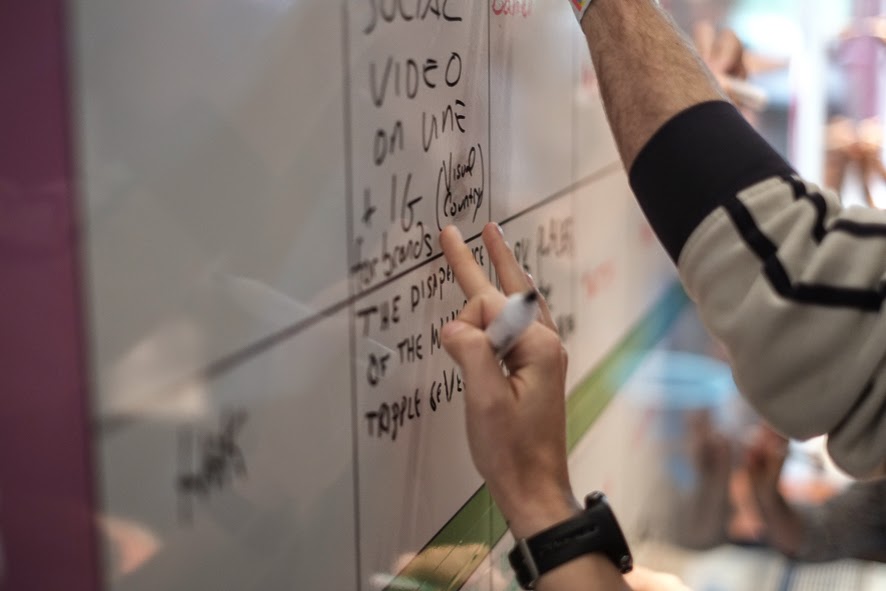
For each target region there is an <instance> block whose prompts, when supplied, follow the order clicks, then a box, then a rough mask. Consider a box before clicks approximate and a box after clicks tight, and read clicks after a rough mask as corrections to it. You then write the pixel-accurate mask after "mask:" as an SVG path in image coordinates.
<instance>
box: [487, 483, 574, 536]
mask: <svg viewBox="0 0 886 591" xmlns="http://www.w3.org/2000/svg"><path fill="white" fill-rule="evenodd" d="M502 512H503V513H504V515H505V519H507V521H508V527H509V528H510V530H511V533H512V534H513V535H514V538H516V539H518V540H519V539H522V538H529V537H532V536H534V535H535V534H537V533H539V532H541V531H544V530H546V529H548V528H550V527H552V526H554V525H557V524H558V523H562V522H564V521H566V520H568V519H571V518H573V517H575V516H576V515H578V514H579V513H581V512H582V506H581V504H580V503H579V502H578V501H577V500H576V498H575V497H574V496H573V494H572V492H571V491H563V492H554V493H550V494H547V495H543V496H542V497H540V498H537V499H534V500H531V501H526V502H522V503H511V504H510V506H509V507H507V508H504V507H503V508H502Z"/></svg>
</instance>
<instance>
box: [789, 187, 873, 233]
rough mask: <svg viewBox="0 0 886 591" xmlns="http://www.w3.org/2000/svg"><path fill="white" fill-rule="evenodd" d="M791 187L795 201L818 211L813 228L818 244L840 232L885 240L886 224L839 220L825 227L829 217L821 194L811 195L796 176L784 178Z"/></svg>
mask: <svg viewBox="0 0 886 591" xmlns="http://www.w3.org/2000/svg"><path fill="white" fill-rule="evenodd" d="M783 180H784V182H786V183H787V184H788V185H790V187H791V191H792V192H793V194H794V200H795V201H799V200H800V199H805V200H807V201H809V202H810V203H812V206H813V207H814V208H815V211H816V219H815V227H813V228H812V237H813V238H814V239H815V241H816V242H817V243H819V244H820V243H821V241H822V240H824V238H825V236H827V235H828V234H829V233H831V232H840V233H843V234H848V235H850V236H852V237H854V238H883V237H886V224H872V223H869V222H868V223H865V222H856V221H853V220H846V219H838V220H836V221H835V222H834V223H833V224H831V227H830V228H827V227H825V218H826V217H827V203H825V200H824V197H823V196H822V195H821V193H810V192H808V190H807V188H806V183H804V182H803V181H801V180H800V179H798V178H797V177H794V176H790V175H788V176H785V177H783Z"/></svg>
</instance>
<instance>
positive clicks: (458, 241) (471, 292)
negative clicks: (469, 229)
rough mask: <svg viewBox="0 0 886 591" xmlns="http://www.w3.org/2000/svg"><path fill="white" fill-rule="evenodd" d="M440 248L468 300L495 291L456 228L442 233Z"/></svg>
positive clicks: (450, 228) (447, 228) (444, 230)
mask: <svg viewBox="0 0 886 591" xmlns="http://www.w3.org/2000/svg"><path fill="white" fill-rule="evenodd" d="M440 246H442V247H443V255H444V256H445V257H446V261H447V262H448V263H449V265H450V266H451V267H452V272H453V273H455V279H456V281H458V284H459V285H460V286H461V289H462V291H464V292H465V295H466V296H467V297H468V298H472V297H474V296H476V295H478V294H480V293H481V292H484V291H487V290H489V289H495V288H494V287H493V286H492V284H491V283H490V282H489V278H488V277H487V276H486V271H484V270H483V268H482V267H481V266H480V265H478V264H477V261H475V260H474V254H473V253H472V252H471V249H470V248H468V245H467V244H465V241H464V238H462V235H461V232H459V230H458V228H456V227H455V226H447V227H446V228H443V231H442V232H441V233H440Z"/></svg>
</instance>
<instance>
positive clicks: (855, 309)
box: [631, 102, 886, 477]
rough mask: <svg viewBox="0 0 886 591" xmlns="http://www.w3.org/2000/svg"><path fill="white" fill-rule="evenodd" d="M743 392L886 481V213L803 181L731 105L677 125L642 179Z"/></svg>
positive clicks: (714, 106)
mask: <svg viewBox="0 0 886 591" xmlns="http://www.w3.org/2000/svg"><path fill="white" fill-rule="evenodd" d="M631 183H632V186H633V188H634V191H635V193H636V195H637V198H638V200H639V201H640V204H641V206H642V207H643V209H644V211H645V213H646V215H647V217H648V218H649V220H650V222H651V224H652V226H653V228H654V229H655V231H656V233H657V234H658V236H659V238H660V239H661V241H662V242H663V244H664V245H665V247H666V249H667V250H668V252H669V254H670V255H671V257H672V258H673V260H674V261H675V262H676V263H677V267H678V270H679V273H680V277H681V280H682V281H683V284H684V286H685V287H686V290H687V292H688V293H689V295H690V297H691V298H692V299H693V300H694V301H695V302H696V304H697V306H698V309H699V312H700V315H701V317H702V320H703V322H704V323H705V325H706V327H707V328H708V330H709V331H710V332H711V333H712V334H713V335H714V336H715V337H716V338H717V339H719V340H720V341H721V342H722V343H723V344H724V345H725V347H726V349H727V351H728V354H729V356H730V362H731V365H732V369H733V374H734V377H735V381H736V384H737V385H738V387H739V390H740V391H741V392H742V394H743V395H744V396H745V397H746V398H747V399H748V400H749V401H750V402H751V404H752V405H753V406H754V407H755V408H756V409H757V410H758V412H760V414H761V415H762V416H763V417H764V418H766V419H767V420H768V421H769V422H770V423H771V424H772V425H773V426H774V427H775V428H776V429H778V430H779V431H781V432H782V433H784V434H785V435H788V436H790V437H793V438H797V439H806V438H809V437H813V436H816V435H820V434H827V435H828V449H829V451H830V453H831V456H832V457H833V459H834V461H835V462H836V463H837V464H838V465H839V466H840V467H841V468H843V469H844V470H846V471H847V472H849V473H850V474H852V475H854V476H857V477H872V476H880V475H884V474H886V379H884V375H883V374H884V368H886V359H884V357H886V314H884V313H883V300H884V298H886V287H884V286H886V282H884V278H886V214H884V213H883V212H880V211H875V210H870V209H861V208H850V209H844V208H842V207H841V205H840V202H839V200H838V199H837V198H836V196H834V195H832V194H829V193H826V192H822V191H819V190H818V189H817V188H816V187H814V186H812V185H810V184H807V183H805V182H803V181H801V180H799V179H798V178H797V177H796V176H795V175H794V173H793V171H792V170H791V168H790V167H789V166H788V165H787V164H786V163H785V162H784V161H783V160H782V159H781V158H780V157H779V156H778V155H777V154H776V153H775V152H774V151H773V150H772V149H771V148H770V147H769V146H768V145H767V144H766V143H765V142H764V141H763V140H762V139H761V138H760V137H759V136H758V135H757V134H756V133H755V132H754V131H753V130H752V129H751V128H750V127H749V126H748V125H747V124H746V123H745V122H744V120H743V118H742V117H741V116H740V114H739V113H738V112H737V111H736V110H735V109H734V108H733V107H732V106H731V105H729V104H728V103H723V102H713V103H705V104H702V105H698V106H696V107H693V108H692V109H690V110H688V111H685V112H684V113H682V114H680V115H678V116H677V117H676V118H674V119H673V120H671V121H670V122H669V123H667V124H666V125H665V126H664V127H663V128H662V129H661V130H660V131H659V132H658V133H657V134H656V136H655V137H654V138H653V139H652V140H651V141H650V142H649V144H648V145H647V146H646V147H645V148H644V150H643V152H642V153H641V154H640V156H639V157H638V158H637V161H636V162H635V164H634V166H633V167H632V170H631Z"/></svg>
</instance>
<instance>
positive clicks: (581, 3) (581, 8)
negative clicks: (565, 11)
mask: <svg viewBox="0 0 886 591" xmlns="http://www.w3.org/2000/svg"><path fill="white" fill-rule="evenodd" d="M569 3H570V4H572V11H573V12H574V13H575V18H577V19H578V22H581V19H582V17H583V16H584V15H585V13H586V12H587V11H588V8H590V6H591V0H569Z"/></svg>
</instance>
